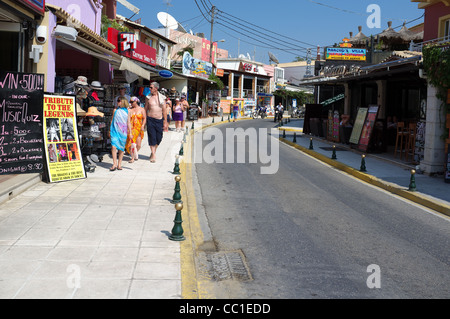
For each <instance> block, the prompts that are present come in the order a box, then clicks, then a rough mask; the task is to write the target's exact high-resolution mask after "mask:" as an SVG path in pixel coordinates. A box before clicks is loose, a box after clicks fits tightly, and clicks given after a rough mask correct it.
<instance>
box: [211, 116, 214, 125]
mask: <svg viewBox="0 0 450 319" xmlns="http://www.w3.org/2000/svg"><path fill="white" fill-rule="evenodd" d="M211 123H212V124H214V116H213V119H212V122H211Z"/></svg>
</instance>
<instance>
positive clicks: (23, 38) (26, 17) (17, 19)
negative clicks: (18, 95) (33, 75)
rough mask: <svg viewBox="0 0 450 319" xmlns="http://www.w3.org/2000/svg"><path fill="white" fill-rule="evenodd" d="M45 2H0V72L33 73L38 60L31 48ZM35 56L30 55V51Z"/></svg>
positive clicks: (35, 48)
mask: <svg viewBox="0 0 450 319" xmlns="http://www.w3.org/2000/svg"><path fill="white" fill-rule="evenodd" d="M44 9H45V1H26V0H21V1H10V0H5V1H1V2H0V42H1V43H2V58H1V59H0V70H4V71H15V72H35V68H34V64H35V61H36V60H34V57H36V59H37V58H38V57H39V56H37V53H38V52H39V50H40V48H39V47H33V38H34V35H35V34H36V29H37V26H38V22H39V21H40V19H42V17H43V15H44ZM35 50H37V51H36V54H33V55H31V56H32V58H30V52H35Z"/></svg>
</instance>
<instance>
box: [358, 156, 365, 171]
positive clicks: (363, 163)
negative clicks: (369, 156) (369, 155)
mask: <svg viewBox="0 0 450 319" xmlns="http://www.w3.org/2000/svg"><path fill="white" fill-rule="evenodd" d="M359 171H360V172H363V173H365V172H367V168H366V155H362V156H361V168H360V169H359Z"/></svg>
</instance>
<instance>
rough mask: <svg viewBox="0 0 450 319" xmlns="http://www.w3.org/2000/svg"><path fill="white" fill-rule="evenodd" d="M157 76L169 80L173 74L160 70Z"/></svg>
mask: <svg viewBox="0 0 450 319" xmlns="http://www.w3.org/2000/svg"><path fill="white" fill-rule="evenodd" d="M159 76H160V77H162V78H166V79H170V78H171V77H173V73H172V72H170V71H168V70H161V71H159Z"/></svg>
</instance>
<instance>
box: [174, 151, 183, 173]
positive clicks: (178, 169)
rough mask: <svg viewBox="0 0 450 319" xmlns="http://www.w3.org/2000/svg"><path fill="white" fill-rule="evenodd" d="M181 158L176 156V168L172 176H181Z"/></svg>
mask: <svg viewBox="0 0 450 319" xmlns="http://www.w3.org/2000/svg"><path fill="white" fill-rule="evenodd" d="M179 157H180V155H177V156H176V160H175V166H174V168H173V173H172V174H174V175H180V174H181V172H180V161H179Z"/></svg>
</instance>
